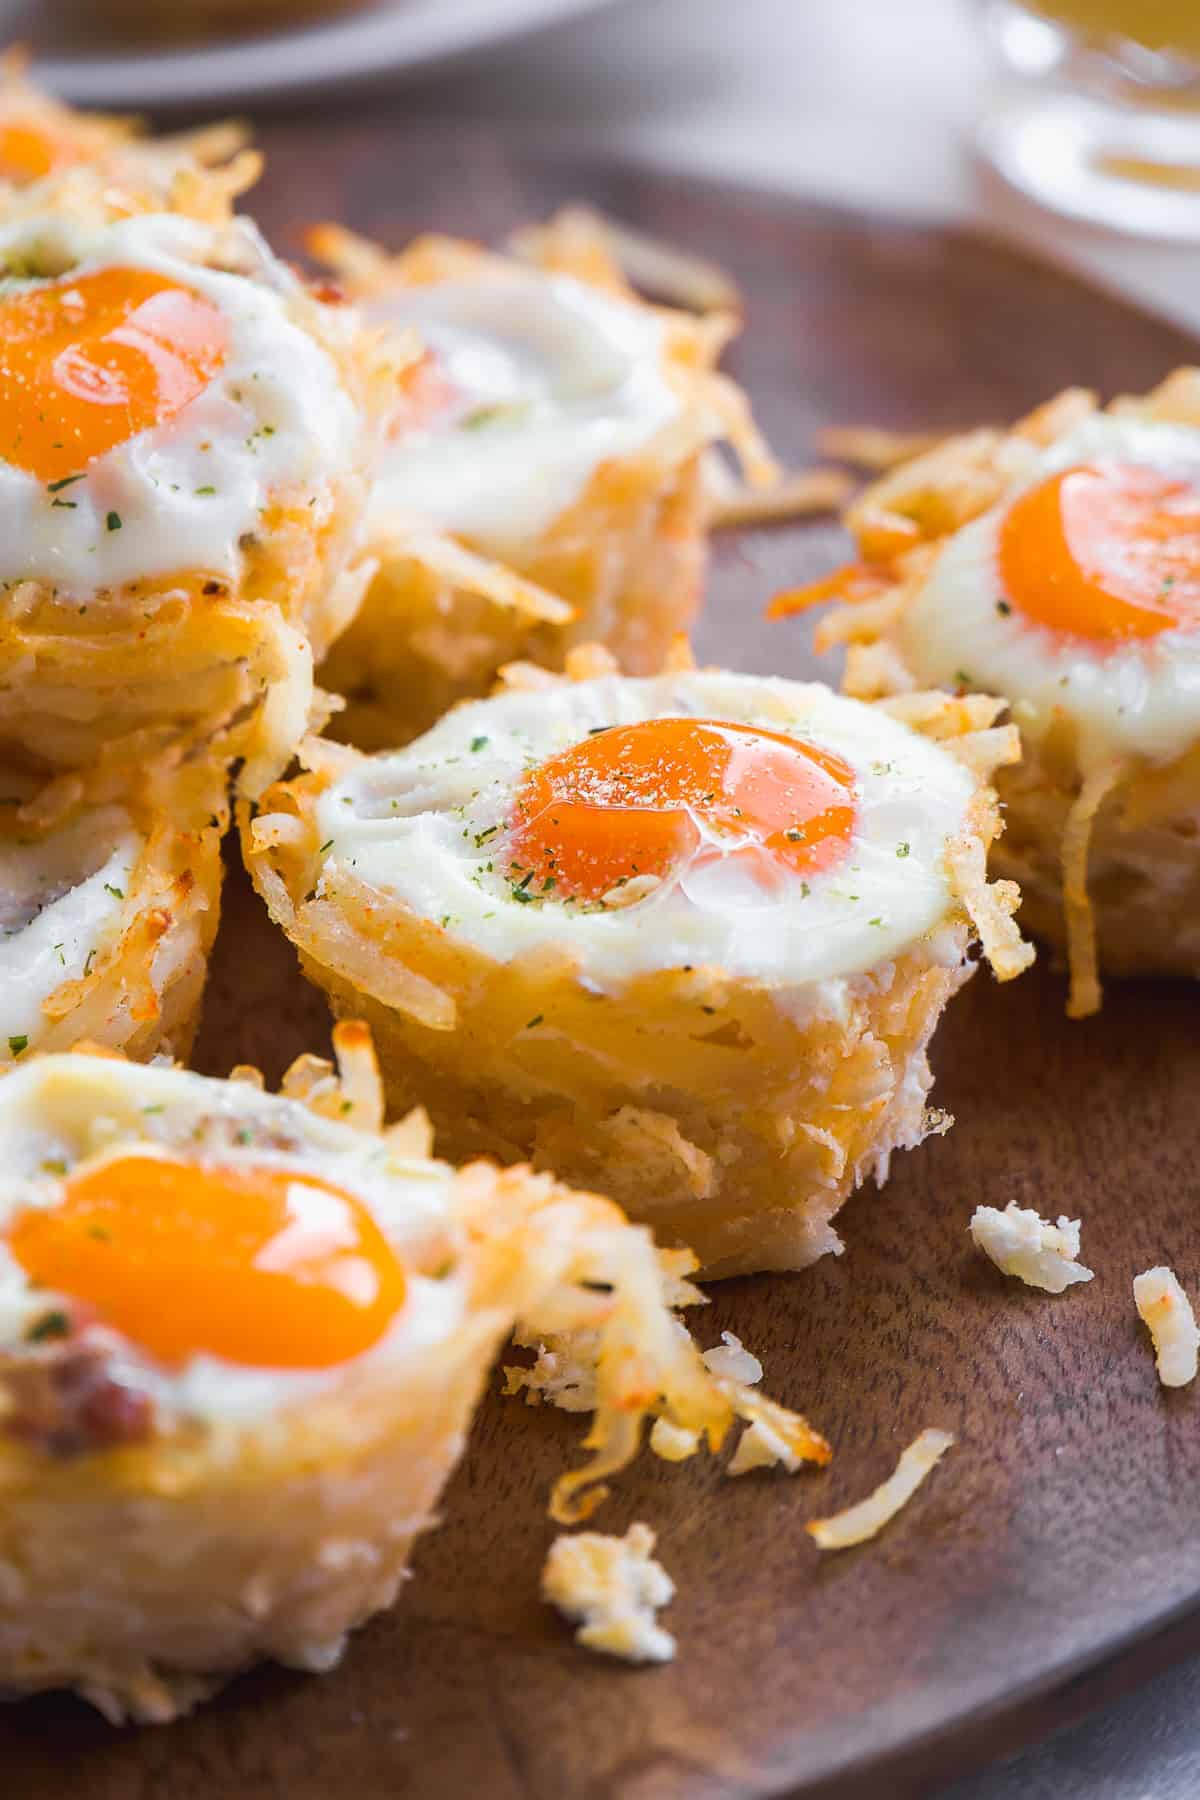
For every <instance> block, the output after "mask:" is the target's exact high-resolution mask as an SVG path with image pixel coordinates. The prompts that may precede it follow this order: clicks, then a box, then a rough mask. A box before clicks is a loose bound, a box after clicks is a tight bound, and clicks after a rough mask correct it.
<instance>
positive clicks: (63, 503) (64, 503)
mask: <svg viewBox="0 0 1200 1800" xmlns="http://www.w3.org/2000/svg"><path fill="white" fill-rule="evenodd" d="M50 504H51V506H64V507H66V509H67V511H68V512H74V511H75V502H74V501H73V500H59V499H57V498H55V499H54V500H52V501H51V502H50Z"/></svg>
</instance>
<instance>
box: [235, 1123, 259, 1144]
mask: <svg viewBox="0 0 1200 1800" xmlns="http://www.w3.org/2000/svg"><path fill="white" fill-rule="evenodd" d="M233 1141H234V1143H235V1144H252V1143H253V1142H254V1133H253V1132H252V1131H251V1129H250V1127H249V1126H248V1125H239V1127H238V1129H237V1130H236V1131H235V1132H234V1134H233Z"/></svg>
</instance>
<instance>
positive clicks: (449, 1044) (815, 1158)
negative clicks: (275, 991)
mask: <svg viewBox="0 0 1200 1800" xmlns="http://www.w3.org/2000/svg"><path fill="white" fill-rule="evenodd" d="M952 929H953V933H954V937H953V944H954V950H955V954H954V955H950V954H949V950H948V947H947V942H946V940H945V938H943V941H942V942H941V943H940V944H939V947H938V951H937V954H936V955H934V954H933V953H932V952H931V951H930V950H928V949H927V948H926V947H925V946H924V945H918V946H917V947H916V948H914V949H913V950H911V951H909V952H907V953H906V954H905V955H903V956H901V957H898V958H897V959H896V961H895V963H894V964H891V965H888V967H887V968H885V969H882V970H880V971H875V972H872V973H869V974H867V975H864V976H862V977H860V978H857V979H856V980H854V981H853V982H851V983H850V984H849V987H850V990H851V992H850V998H849V1005H848V1009H847V1016H846V1017H845V1018H835V1017H833V1016H827V1017H820V1016H817V1017H814V1018H813V1019H812V1020H811V1021H808V1022H806V1023H803V1024H797V1023H796V1022H794V1020H793V1019H792V1018H790V1017H789V1016H788V1015H787V1013H786V1012H785V1011H784V1010H783V1008H782V1007H777V1006H776V1005H775V1003H774V1001H773V1000H772V998H771V996H770V994H769V993H768V992H767V991H765V990H762V989H757V990H750V991H749V992H748V996H741V997H740V996H739V992H738V989H737V986H736V984H730V983H724V984H722V986H723V987H724V989H725V990H726V991H725V992H724V993H722V994H721V995H719V996H718V994H717V993H716V992H714V993H713V995H712V999H713V1000H719V1002H720V1003H719V1004H718V1005H717V1006H715V1007H712V1008H711V1009H706V1013H705V1017H704V1020H703V1023H704V1026H705V1032H706V1034H708V1035H710V1036H712V1037H720V1036H724V1038H725V1039H726V1046H725V1047H714V1049H715V1054H716V1055H717V1056H718V1057H720V1058H721V1059H722V1060H723V1061H724V1062H725V1063H726V1065H727V1066H726V1068H725V1070H724V1071H723V1072H722V1075H721V1076H720V1077H718V1079H717V1081H716V1082H715V1083H714V1084H713V1085H712V1086H711V1087H705V1086H702V1085H701V1084H700V1083H699V1082H697V1084H696V1085H695V1086H693V1087H689V1086H688V1085H687V1081H688V1073H689V1066H688V1065H689V1060H692V1061H694V1060H695V1056H696V1051H695V1044H696V1036H697V1031H696V1027H697V1019H698V1013H699V1005H698V1003H697V1000H696V997H695V993H694V992H693V993H691V994H689V998H688V1000H687V1001H686V1002H683V1003H680V1002H678V1001H676V1002H674V1003H672V1002H671V1001H670V1000H665V999H664V998H663V996H662V994H661V993H660V994H659V996H658V997H657V999H656V998H655V997H654V996H652V995H650V994H648V993H647V992H645V991H642V992H640V993H639V994H638V995H637V996H631V997H630V998H629V999H628V1000H626V999H617V1000H613V1001H611V1002H610V1005H611V1007H612V1009H613V1011H612V1013H611V1014H610V1021H615V1022H616V1036H617V1037H618V1038H619V1037H621V1036H622V1034H623V1033H624V1034H626V1035H627V1038H628V1043H629V1049H630V1060H631V1063H632V1064H635V1065H636V1068H637V1071H638V1079H637V1080H636V1081H635V1080H632V1079H631V1080H628V1081H625V1082H622V1081H620V1080H619V1079H614V1076H613V1073H612V1068H613V1064H614V1061H619V1058H617V1057H615V1056H614V1055H613V1053H612V1046H613V1034H612V1024H611V1023H610V1027H609V1030H608V1032H607V1034H606V1041H605V1046H604V1049H603V1051H601V1050H600V1048H599V1046H597V1047H596V1049H595V1054H594V1055H593V1053H592V1051H591V1050H590V1049H589V1046H588V1044H587V1042H586V1041H585V1040H583V1039H582V1038H581V1037H579V1036H578V1035H574V1036H573V1034H572V1028H571V1019H572V1015H575V1016H577V1017H578V1018H580V1019H581V1020H582V1018H583V1017H584V1015H586V1014H587V1013H588V1012H589V1011H590V1010H591V1008H592V1006H593V1004H594V998H593V997H592V996H590V995H588V994H586V993H585V991H584V990H582V989H580V988H574V989H573V990H572V989H566V988H559V989H558V990H557V991H555V990H554V989H549V988H546V987H540V986H536V987H524V986H522V985H521V982H520V978H519V977H516V976H514V983H513V987H512V988H509V989H508V990H507V992H506V996H505V1010H504V1015H503V1016H502V1017H501V1016H496V1015H495V1014H493V1013H491V1012H489V1011H488V1010H487V1007H486V1004H485V1005H483V1006H481V1007H480V1008H479V1010H477V1011H475V1012H473V1013H467V1014H465V1015H464V1016H463V1017H462V1018H461V1020H460V1027H459V1029H457V1030H455V1031H451V1032H445V1031H432V1030H429V1029H427V1028H425V1027H423V1026H421V1025H419V1024H417V1023H415V1022H414V1021H413V1020H412V1019H410V1018H408V1017H407V1016H406V1015H405V1014H403V1013H401V1012H399V1011H397V1010H396V1009H394V1008H392V1007H388V1006H386V1005H384V1004H382V1003H381V1002H379V1001H378V1000H375V999H373V998H372V997H371V996H370V995H366V994H363V993H362V992H361V991H359V990H357V989H356V988H354V986H353V985H352V984H351V983H350V982H348V981H347V980H345V979H344V978H343V977H341V976H340V975H338V974H337V973H336V972H335V971H334V970H332V969H331V968H329V966H328V965H327V964H324V963H322V962H320V961H318V960H317V959H316V958H315V957H314V956H312V955H311V954H309V953H307V952H305V951H304V950H302V951H301V964H302V967H303V969H304V972H305V974H306V975H307V976H308V978H309V979H310V980H311V981H313V982H315V983H316V984H317V985H318V986H319V987H321V988H323V989H324V991H325V993H326V994H327V996H328V998H329V1001H330V1004H331V1007H332V1009H333V1011H334V1013H335V1015H336V1016H338V1017H343V1018H345V1017H356V1018H365V1019H366V1020H367V1022H368V1023H369V1025H370V1027H371V1031H372V1035H373V1037H374V1040H375V1044H376V1049H377V1052H378V1055H379V1062H380V1069H381V1072H382V1074H383V1078H384V1084H385V1089H386V1092H387V1097H388V1104H389V1110H391V1111H393V1112H395V1113H397V1114H399V1113H402V1112H404V1111H405V1110H407V1109H408V1108H409V1107H411V1106H414V1105H418V1104H419V1105H421V1106H423V1107H424V1108H425V1109H426V1111H427V1112H428V1113H429V1115H430V1118H431V1120H432V1123H433V1127H434V1140H435V1144H436V1145H437V1148H438V1151H439V1154H441V1155H445V1156H448V1157H450V1158H451V1159H452V1160H462V1159H465V1158H468V1157H472V1156H480V1155H483V1156H490V1157H494V1158H496V1159H497V1160H499V1161H501V1162H513V1161H518V1160H525V1159H528V1160H530V1161H531V1162H533V1163H534V1164H535V1166H537V1167H540V1168H543V1169H549V1170H552V1171H553V1172H554V1174H555V1175H556V1176H557V1177H558V1178H559V1179H560V1180H562V1181H565V1182H567V1183H569V1184H571V1185H574V1186H578V1187H583V1188H590V1189H593V1190H595V1191H598V1192H600V1193H603V1194H606V1195H607V1196H608V1197H609V1198H611V1199H613V1200H615V1201H616V1202H617V1203H618V1204H619V1205H620V1206H621V1207H622V1209H623V1210H624V1211H625V1212H626V1213H627V1214H628V1215H629V1216H630V1217H631V1218H633V1219H636V1220H639V1221H640V1222H642V1223H644V1224H647V1225H649V1226H651V1227H652V1229H653V1231H654V1233H655V1238H656V1240H657V1241H658V1242H659V1243H660V1244H663V1245H666V1246H673V1245H679V1244H686V1245H688V1246H689V1247H690V1248H691V1249H692V1250H693V1251H694V1252H695V1254H696V1256H697V1257H698V1259H699V1262H700V1265H701V1272H702V1274H703V1275H704V1276H705V1277H706V1278H713V1277H724V1276H733V1275H745V1274H751V1273H754V1272H757V1271H761V1270H765V1269H779V1270H786V1269H798V1268H803V1267H805V1266H807V1265H808V1264H809V1263H812V1262H814V1261H815V1260H816V1259H817V1258H818V1257H820V1256H823V1255H826V1254H828V1253H830V1252H837V1251H839V1250H840V1249H841V1247H842V1246H841V1240H840V1239H839V1237H838V1235H837V1233H836V1232H835V1231H834V1229H833V1227H832V1224H831V1220H832V1218H833V1216H834V1214H835V1213H836V1212H837V1211H838V1209H839V1208H840V1206H841V1205H842V1204H843V1202H844V1201H845V1200H846V1199H847V1198H848V1197H849V1195H850V1194H851V1193H852V1192H853V1191H854V1190H855V1188H857V1187H858V1186H859V1185H860V1184H861V1183H862V1181H863V1180H864V1179H865V1178H866V1177H867V1176H868V1175H869V1174H873V1175H874V1176H875V1178H876V1181H877V1182H878V1183H879V1184H880V1185H882V1183H883V1181H884V1180H886V1176H887V1171H888V1161H889V1157H890V1155H891V1153H892V1151H893V1150H897V1149H912V1148H914V1147H915V1146H916V1145H917V1144H919V1143H920V1142H921V1141H922V1139H923V1138H924V1137H925V1136H926V1135H927V1134H928V1133H929V1131H930V1130H931V1129H933V1130H940V1129H943V1128H944V1123H945V1122H944V1121H943V1120H942V1119H941V1118H940V1116H939V1115H931V1114H930V1113H929V1112H928V1111H927V1108H926V1098H927V1095H928V1092H929V1088H930V1084H931V1080H932V1077H931V1074H930V1069H929V1064H928V1061H927V1056H926V1051H927V1046H928V1044H929V1041H930V1038H931V1037H932V1034H933V1031H934V1029H935V1027H936V1024H937V1020H938V1018H939V1017H940V1014H941V1012H942V1009H943V1007H944V1006H945V1005H946V1003H947V1002H948V1001H949V1000H950V999H951V997H952V996H953V994H954V993H955V992H956V991H957V989H958V988H959V987H960V986H961V985H962V983H963V982H964V981H965V980H966V979H968V977H969V976H970V974H971V972H972V966H973V965H971V964H970V963H969V962H967V961H966V960H965V952H966V947H967V940H968V931H967V927H966V926H965V925H959V926H956V927H954V928H952ZM649 985H651V986H654V985H655V984H654V983H651V984H649ZM661 985H669V983H664V984H661ZM514 990H515V991H514ZM747 997H748V1000H749V1004H748V1005H746V1004H739V998H742V999H743V1000H744V999H745V998H747ZM539 1013H540V1015H541V1016H542V1018H543V1019H544V1020H546V1021H550V1022H551V1024H552V1025H553V1029H552V1030H551V1031H550V1032H548V1033H547V1034H546V1036H545V1038H544V1039H543V1041H542V1045H541V1048H540V1052H538V1053H532V1052H531V1043H530V1037H531V1034H530V1033H529V1032H528V1031H520V1030H519V1029H518V1031H517V1032H516V1033H515V1034H514V1032H513V1029H512V1022H513V1020H514V1019H515V1018H516V1017H517V1016H518V1015H519V1016H520V1018H522V1019H524V1018H526V1017H535V1016H537V1015H538V1014H539ZM648 1020H649V1021H652V1022H653V1036H652V1040H651V1038H650V1036H649V1034H648V1033H647V1032H646V1031H645V1030H644V1029H643V1027H644V1026H645V1024H646V1023H647V1021H648ZM556 1021H557V1023H555V1022H556ZM651 1041H652V1044H653V1048H652V1049H650V1050H649V1052H647V1048H646V1046H647V1043H648V1042H651ZM485 1046H486V1049H485V1048H484V1047H485ZM714 1049H708V1048H707V1047H706V1051H707V1055H706V1060H708V1059H710V1058H711V1056H712V1055H713V1054H714ZM648 1056H649V1059H650V1063H651V1064H652V1065H653V1066H649V1065H648V1060H647V1059H648ZM781 1071H786V1079H783V1080H781V1073H780V1072H781ZM573 1075H574V1076H575V1077H576V1078H577V1080H578V1083H579V1085H578V1088H577V1089H576V1091H574V1092H573V1091H572V1088H571V1086H570V1085H569V1084H570V1082H571V1078H572V1076H573Z"/></svg>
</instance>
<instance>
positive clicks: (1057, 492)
mask: <svg viewBox="0 0 1200 1800" xmlns="http://www.w3.org/2000/svg"><path fill="white" fill-rule="evenodd" d="M999 563H1000V580H1001V584H1002V586H1003V589H1004V593H1005V596H1006V597H1007V599H1008V600H1009V601H1011V602H1012V604H1013V605H1014V606H1016V607H1018V608H1019V609H1020V611H1021V612H1022V613H1024V615H1025V616H1026V618H1028V619H1032V620H1034V621H1036V623H1037V624H1039V625H1047V626H1049V627H1050V628H1051V629H1052V630H1054V631H1062V632H1066V633H1069V634H1070V635H1071V636H1072V637H1081V638H1092V639H1094V640H1097V641H1101V642H1105V641H1107V642H1120V641H1122V640H1125V639H1129V638H1149V637H1154V636H1155V635H1156V634H1157V633H1158V632H1160V631H1168V630H1170V629H1171V628H1172V627H1178V626H1183V627H1192V626H1197V625H1200V490H1198V489H1197V487H1196V486H1195V485H1193V483H1192V482H1191V481H1188V480H1185V479H1183V478H1182V477H1181V476H1179V475H1171V474H1167V473H1165V472H1164V471H1163V470H1161V469H1151V468H1146V467H1144V466H1141V465H1139V464H1136V463H1097V464H1091V463H1089V464H1085V465H1083V466H1081V467H1079V468H1074V469H1064V470H1063V471H1062V472H1061V473H1060V474H1057V475H1051V476H1050V477H1049V478H1048V479H1047V480H1045V481H1042V482H1039V483H1038V485H1037V486H1036V487H1032V488H1030V489H1029V490H1028V492H1026V493H1024V494H1022V495H1020V496H1019V498H1018V499H1017V500H1015V501H1014V502H1013V504H1012V505H1011V506H1010V507H1009V509H1008V512H1007V513H1006V515H1005V517H1004V520H1003V522H1002V524H1001V527H1000V540H999Z"/></svg>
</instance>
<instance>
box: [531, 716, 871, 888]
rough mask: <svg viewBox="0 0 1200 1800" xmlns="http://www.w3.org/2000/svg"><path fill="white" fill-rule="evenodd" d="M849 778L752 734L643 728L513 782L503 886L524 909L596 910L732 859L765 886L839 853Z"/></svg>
mask: <svg viewBox="0 0 1200 1800" xmlns="http://www.w3.org/2000/svg"><path fill="white" fill-rule="evenodd" d="M855 818H856V802H855V776H854V771H853V769H852V768H851V767H850V765H849V764H848V763H846V762H843V760H842V759H841V757H839V756H835V755H833V754H832V752H830V751H828V750H819V749H817V748H815V747H814V746H813V745H811V744H805V743H801V742H800V741H799V740H798V739H796V738H790V737H784V736H783V735H782V734H780V733H778V732H774V731H760V730H758V729H757V728H756V727H754V726H750V725H733V724H727V723H725V722H723V721H718V720H713V719H650V720H647V721H646V722H645V723H644V724H639V725H615V726H612V727H610V728H609V729H608V730H605V731H601V732H598V733H593V735H591V736H590V737H587V738H585V739H584V740H583V741H582V743H578V744H574V745H572V747H571V748H570V749H569V750H564V751H562V752H561V753H560V754H559V755H557V756H552V757H550V758H548V760H547V761H546V762H544V763H542V764H540V765H539V766H538V767H537V768H535V769H533V770H532V771H531V772H530V773H529V774H528V775H527V776H526V777H525V779H524V781H523V782H522V784H521V788H520V791H519V793H518V796H517V803H516V808H515V811H514V815H513V819H512V822H511V827H510V840H509V842H510V850H509V864H508V871H507V872H508V876H509V878H510V880H511V881H512V883H513V886H514V889H515V891H516V892H517V893H518V894H522V895H525V896H527V897H528V898H529V899H541V898H543V897H546V896H551V895H552V896H553V897H554V898H555V899H566V900H600V899H603V898H604V896H605V895H606V894H609V893H610V892H611V891H612V890H613V889H615V888H618V887H620V886H622V885H624V884H626V883H628V882H629V881H631V880H633V879H635V878H636V877H637V876H645V875H653V876H657V877H658V878H659V879H664V878H666V877H668V876H670V875H672V874H674V873H676V872H677V871H679V870H680V869H682V868H683V867H684V866H686V865H693V866H694V865H695V864H696V863H698V862H702V861H707V860H712V859H715V858H718V857H729V856H735V857H737V858H738V859H739V860H740V861H741V862H742V863H743V864H744V865H745V866H746V868H747V870H748V871H749V872H750V873H752V874H753V875H755V876H756V877H758V878H759V879H760V880H762V881H763V882H764V884H766V885H768V886H769V885H771V884H772V883H773V881H774V880H775V878H777V877H778V875H779V874H780V873H783V872H787V871H793V872H796V873H800V874H813V873H817V872H818V871H821V870H824V869H828V868H831V867H833V866H834V865H835V864H837V863H838V862H839V861H840V860H841V859H842V858H843V857H844V856H845V854H846V852H847V850H848V848H849V845H850V841H851V837H852V834H853V831H854V823H855Z"/></svg>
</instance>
